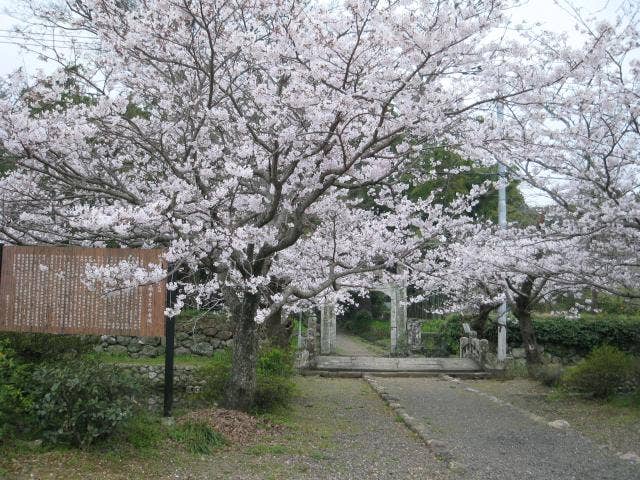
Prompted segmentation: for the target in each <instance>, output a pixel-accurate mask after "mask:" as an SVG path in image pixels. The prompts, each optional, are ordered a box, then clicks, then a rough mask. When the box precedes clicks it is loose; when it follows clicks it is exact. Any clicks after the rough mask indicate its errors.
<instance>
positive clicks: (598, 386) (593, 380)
mask: <svg viewBox="0 0 640 480" xmlns="http://www.w3.org/2000/svg"><path fill="white" fill-rule="evenodd" d="M637 380H638V363H637V360H636V359H634V358H633V357H632V356H631V355H629V354H628V353H625V352H622V351H620V350H619V349H617V348H615V347H613V346H610V345H604V346H601V347H598V348H596V349H594V350H593V351H592V352H591V353H590V354H589V355H588V356H587V357H586V358H585V359H584V360H582V361H581V362H580V363H578V364H577V365H575V366H574V367H571V368H570V369H569V370H568V371H567V374H566V375H565V377H564V383H565V384H566V385H567V386H568V387H569V388H570V389H572V390H575V391H578V392H582V393H587V394H591V395H593V396H594V397H596V398H607V397H609V396H611V395H613V394H614V393H617V392H621V391H631V390H633V389H634V388H635V387H637V384H636V383H637Z"/></svg>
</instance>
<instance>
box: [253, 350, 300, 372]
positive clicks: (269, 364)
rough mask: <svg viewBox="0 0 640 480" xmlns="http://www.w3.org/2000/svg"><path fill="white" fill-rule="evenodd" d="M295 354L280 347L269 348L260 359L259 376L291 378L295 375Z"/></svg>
mask: <svg viewBox="0 0 640 480" xmlns="http://www.w3.org/2000/svg"><path fill="white" fill-rule="evenodd" d="M293 363H294V358H293V352H292V350H285V349H283V348H279V347H269V348H266V349H264V351H263V352H262V353H261V354H260V356H259V357H258V365H257V369H258V375H262V376H265V377H272V376H279V377H290V376H291V375H293V372H294V369H293Z"/></svg>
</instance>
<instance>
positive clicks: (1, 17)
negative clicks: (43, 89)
mask: <svg viewBox="0 0 640 480" xmlns="http://www.w3.org/2000/svg"><path fill="white" fill-rule="evenodd" d="M19 1H20V0H0V76H5V75H7V74H9V73H11V72H13V71H15V70H16V69H18V68H22V69H23V71H24V72H25V73H26V75H27V76H31V75H33V74H34V73H36V71H37V70H39V69H43V70H45V71H47V70H53V68H55V67H54V66H53V65H50V64H47V63H45V62H43V61H42V60H41V59H40V58H39V57H38V55H37V54H35V53H33V52H27V51H25V50H24V49H22V48H21V47H20V46H18V45H17V44H16V43H18V42H19V40H18V39H17V38H16V37H15V36H12V35H11V33H10V31H11V29H12V27H14V26H16V25H20V21H19V20H18V19H17V18H15V17H13V16H11V15H10V14H8V13H9V12H11V10H12V9H15V6H16V4H19ZM563 3H564V2H563ZM621 3H622V0H573V1H572V4H573V5H574V6H575V7H577V8H578V9H580V11H581V13H582V14H583V16H586V17H589V16H591V15H594V16H597V17H600V18H606V19H613V18H614V17H615V16H616V13H617V12H618V8H619V5H620V4H621ZM513 19H514V21H516V22H518V21H522V20H525V21H527V22H528V23H540V24H541V25H543V26H544V27H545V28H547V29H549V30H552V31H556V32H567V33H568V34H569V36H570V38H571V36H572V32H573V31H574V23H575V22H574V20H573V19H572V18H571V16H570V15H569V13H568V12H567V11H566V10H565V9H563V8H561V7H559V6H558V5H557V3H556V1H555V0H529V1H528V3H526V4H525V5H523V6H521V7H518V8H517V9H514V10H513ZM574 38H575V37H574ZM521 188H522V190H523V193H524V194H525V196H526V198H527V202H528V203H529V204H530V205H532V206H536V205H544V204H547V203H548V202H549V201H548V199H547V198H545V195H543V194H541V193H539V192H536V191H534V190H532V189H531V188H527V187H524V186H523V187H521Z"/></svg>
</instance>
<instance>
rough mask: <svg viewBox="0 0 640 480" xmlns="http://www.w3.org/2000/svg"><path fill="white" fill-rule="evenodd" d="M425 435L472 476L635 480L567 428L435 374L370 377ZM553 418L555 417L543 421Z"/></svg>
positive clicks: (637, 474) (631, 469)
mask: <svg viewBox="0 0 640 480" xmlns="http://www.w3.org/2000/svg"><path fill="white" fill-rule="evenodd" d="M376 382H377V383H378V384H380V385H382V386H383V387H384V389H385V390H386V392H388V393H389V394H390V395H392V396H394V397H396V398H397V399H398V403H400V404H401V405H402V407H403V408H404V409H405V410H406V411H407V413H408V414H409V415H411V416H413V417H415V418H416V419H418V420H420V421H421V422H422V423H423V424H424V425H425V426H426V427H427V430H428V431H429V433H430V435H431V438H434V439H437V440H441V441H443V442H444V443H445V444H446V446H447V449H448V450H449V452H451V453H452V454H453V456H454V458H455V460H456V461H458V462H459V463H461V464H462V465H463V466H464V467H465V468H464V469H465V471H466V475H465V478H467V479H474V480H513V479H516V478H517V479H519V480H529V479H530V480H534V479H535V480H638V479H640V465H632V464H630V463H628V462H625V461H622V460H620V459H618V458H617V457H615V456H614V455H613V454H612V453H611V452H610V451H608V450H603V449H602V448H601V447H599V446H597V445H596V444H594V443H593V442H591V441H590V440H588V439H587V438H585V437H583V436H582V435H580V434H579V433H577V432H575V431H574V430H572V429H570V428H569V429H564V430H558V429H554V428H552V427H550V426H548V425H546V424H545V423H541V422H536V421H534V420H532V419H531V418H530V417H529V416H527V415H525V414H524V413H522V412H521V411H518V410H516V409H514V408H511V407H508V406H502V405H499V404H498V403H496V402H494V401H492V400H491V399H489V398H487V397H486V396H482V395H480V394H478V393H476V392H473V391H470V390H468V389H467V388H468V387H466V386H465V385H464V384H463V383H452V382H450V381H447V380H443V379H438V378H420V379H417V378H376ZM548 420H557V419H548Z"/></svg>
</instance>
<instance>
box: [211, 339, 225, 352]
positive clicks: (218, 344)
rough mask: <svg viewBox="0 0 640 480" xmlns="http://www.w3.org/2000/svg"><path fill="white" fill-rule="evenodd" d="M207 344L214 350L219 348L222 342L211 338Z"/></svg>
mask: <svg viewBox="0 0 640 480" xmlns="http://www.w3.org/2000/svg"><path fill="white" fill-rule="evenodd" d="M209 343H210V344H211V346H212V347H213V348H214V349H215V348H220V344H221V343H222V342H221V341H220V340H218V339H217V338H213V339H211V340H209Z"/></svg>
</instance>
